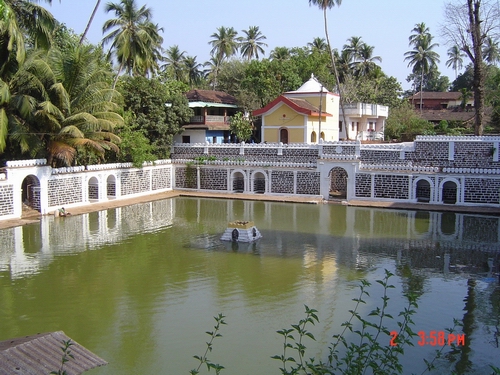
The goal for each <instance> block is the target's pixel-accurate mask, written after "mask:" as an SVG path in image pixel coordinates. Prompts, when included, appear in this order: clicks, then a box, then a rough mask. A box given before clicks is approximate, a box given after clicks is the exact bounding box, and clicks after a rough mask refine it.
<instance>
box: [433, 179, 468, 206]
mask: <svg viewBox="0 0 500 375" xmlns="http://www.w3.org/2000/svg"><path fill="white" fill-rule="evenodd" d="M447 182H454V183H455V185H456V186H457V200H456V202H455V203H462V184H461V183H460V180H459V179H457V178H455V177H446V178H443V180H441V181H440V182H439V190H438V199H437V200H438V202H439V203H443V186H444V184H445V183H447Z"/></svg>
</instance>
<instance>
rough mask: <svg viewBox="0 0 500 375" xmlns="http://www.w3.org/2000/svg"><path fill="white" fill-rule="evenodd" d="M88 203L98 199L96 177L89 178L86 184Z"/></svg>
mask: <svg viewBox="0 0 500 375" xmlns="http://www.w3.org/2000/svg"><path fill="white" fill-rule="evenodd" d="M88 193H89V201H90V200H98V199H99V181H98V180H97V178H96V177H91V178H90V179H89V183H88Z"/></svg>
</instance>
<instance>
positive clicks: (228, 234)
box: [220, 221, 262, 242]
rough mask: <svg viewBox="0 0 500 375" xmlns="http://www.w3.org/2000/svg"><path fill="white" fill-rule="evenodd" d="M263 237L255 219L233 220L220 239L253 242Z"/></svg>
mask: <svg viewBox="0 0 500 375" xmlns="http://www.w3.org/2000/svg"><path fill="white" fill-rule="evenodd" d="M261 237H262V235H261V234H260V232H259V230H258V229H257V228H256V227H255V225H254V222H253V221H233V222H230V223H229V224H228V225H227V229H226V231H225V232H224V233H223V234H222V237H221V238H220V239H221V240H222V241H232V242H253V241H257V240H258V239H259V238H261Z"/></svg>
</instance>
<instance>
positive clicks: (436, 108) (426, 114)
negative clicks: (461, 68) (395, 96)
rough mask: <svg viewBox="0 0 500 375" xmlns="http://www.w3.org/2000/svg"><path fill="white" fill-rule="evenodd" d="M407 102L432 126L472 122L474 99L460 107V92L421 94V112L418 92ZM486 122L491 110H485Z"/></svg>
mask: <svg viewBox="0 0 500 375" xmlns="http://www.w3.org/2000/svg"><path fill="white" fill-rule="evenodd" d="M408 101H409V102H410V103H411V104H412V105H413V106H414V108H415V109H416V110H418V112H419V113H420V116H421V117H422V118H423V119H425V120H427V121H429V122H432V123H434V124H439V123H440V122H441V121H447V122H461V123H464V124H467V123H473V122H474V116H475V111H474V98H473V97H471V98H469V99H468V100H467V102H466V103H465V106H462V93H461V92H456V91H452V92H422V111H420V92H418V93H416V94H415V95H412V96H410V97H409V98H408ZM485 112H486V113H485V115H486V120H487V121H489V118H490V115H491V109H488V108H486V110H485Z"/></svg>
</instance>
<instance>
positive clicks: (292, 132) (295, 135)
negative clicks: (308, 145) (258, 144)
mask: <svg viewBox="0 0 500 375" xmlns="http://www.w3.org/2000/svg"><path fill="white" fill-rule="evenodd" d="M280 129H282V128H274V127H273V128H271V129H264V140H265V141H266V142H269V143H277V142H280V139H279V137H280ZM286 129H287V130H288V143H303V142H304V128H300V129H299V128H293V127H292V128H289V127H287V128H286Z"/></svg>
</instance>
